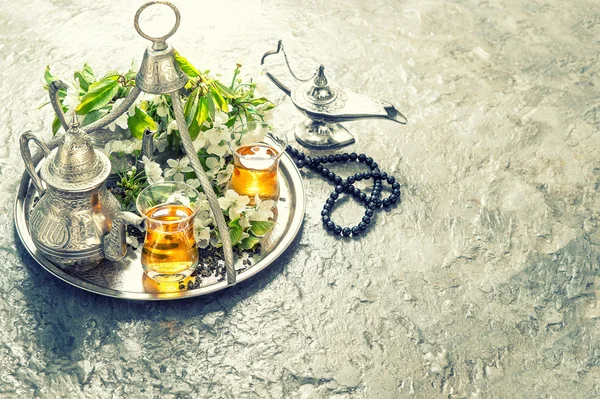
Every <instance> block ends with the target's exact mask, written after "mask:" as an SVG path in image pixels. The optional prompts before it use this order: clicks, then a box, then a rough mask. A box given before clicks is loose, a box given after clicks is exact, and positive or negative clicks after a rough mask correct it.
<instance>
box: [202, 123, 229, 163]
mask: <svg viewBox="0 0 600 399" xmlns="http://www.w3.org/2000/svg"><path fill="white" fill-rule="evenodd" d="M227 133H228V130H227V128H226V127H220V126H218V127H213V128H212V129H210V130H207V131H206V132H204V137H205V138H206V140H207V141H208V142H209V143H210V145H209V146H208V148H207V149H206V152H208V153H209V154H215V155H218V156H220V157H222V156H224V155H225V154H227V153H229V148H228V146H227V141H228V137H227V136H228V135H227ZM221 143H223V144H222V145H221Z"/></svg>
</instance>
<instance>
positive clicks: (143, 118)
mask: <svg viewBox="0 0 600 399" xmlns="http://www.w3.org/2000/svg"><path fill="white" fill-rule="evenodd" d="M127 126H128V127H129V130H130V131H131V135H132V136H133V137H135V138H136V139H138V140H141V139H142V137H143V135H144V130H146V128H148V129H150V130H152V131H155V130H156V129H157V127H156V122H155V121H154V119H152V118H151V117H150V116H149V115H148V114H147V113H146V112H144V111H143V110H141V109H139V108H138V107H135V115H134V116H130V117H129V119H127Z"/></svg>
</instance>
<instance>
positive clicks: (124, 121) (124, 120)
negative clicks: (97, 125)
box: [108, 98, 135, 132]
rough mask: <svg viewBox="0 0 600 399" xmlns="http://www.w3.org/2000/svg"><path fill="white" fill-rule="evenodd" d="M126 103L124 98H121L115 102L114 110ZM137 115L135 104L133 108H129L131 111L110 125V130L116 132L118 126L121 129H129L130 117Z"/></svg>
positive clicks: (132, 105)
mask: <svg viewBox="0 0 600 399" xmlns="http://www.w3.org/2000/svg"><path fill="white" fill-rule="evenodd" d="M123 101H125V99H124V98H119V99H118V100H116V101H115V103H114V104H113V106H112V109H115V108H116V107H118V106H119V105H121V103H122V102H123ZM133 115H135V104H131V106H130V107H129V110H128V111H127V112H124V113H123V114H121V115H120V116H119V117H118V118H117V119H116V120H114V121H113V122H111V123H109V124H108V129H109V130H111V131H113V132H114V131H115V129H116V128H117V126H119V127H120V128H121V129H127V119H129V117H130V116H133Z"/></svg>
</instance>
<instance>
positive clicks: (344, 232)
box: [342, 227, 352, 237]
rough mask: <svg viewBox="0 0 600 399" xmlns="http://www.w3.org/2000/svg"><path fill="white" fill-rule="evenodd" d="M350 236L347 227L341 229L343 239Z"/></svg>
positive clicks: (350, 232)
mask: <svg viewBox="0 0 600 399" xmlns="http://www.w3.org/2000/svg"><path fill="white" fill-rule="evenodd" d="M350 234H352V230H350V229H349V228H348V227H345V228H344V229H342V235H343V236H344V237H348V236H349V235H350Z"/></svg>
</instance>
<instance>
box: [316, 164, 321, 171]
mask: <svg viewBox="0 0 600 399" xmlns="http://www.w3.org/2000/svg"><path fill="white" fill-rule="evenodd" d="M315 169H316V170H317V172H320V171H322V170H323V165H321V164H318V165H317V166H315Z"/></svg>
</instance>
